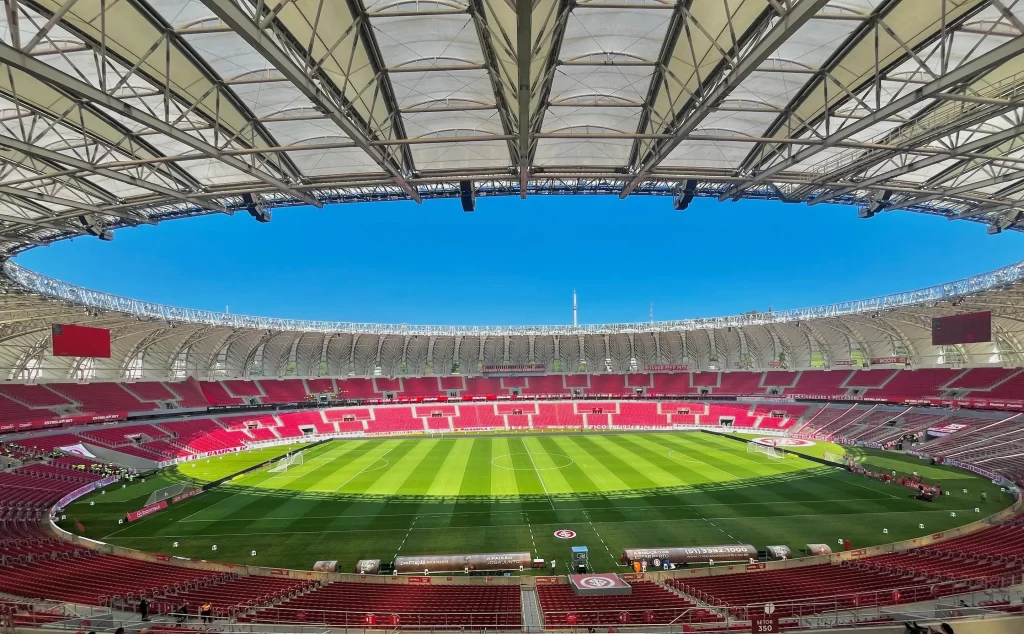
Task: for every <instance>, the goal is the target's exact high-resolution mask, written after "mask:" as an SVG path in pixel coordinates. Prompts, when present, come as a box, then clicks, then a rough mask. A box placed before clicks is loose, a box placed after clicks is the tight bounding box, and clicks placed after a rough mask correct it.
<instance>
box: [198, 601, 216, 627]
mask: <svg viewBox="0 0 1024 634" xmlns="http://www.w3.org/2000/svg"><path fill="white" fill-rule="evenodd" d="M199 616H201V617H203V623H213V606H212V605H210V602H209V601H207V602H206V603H204V604H203V605H202V606H201V607H200V608H199Z"/></svg>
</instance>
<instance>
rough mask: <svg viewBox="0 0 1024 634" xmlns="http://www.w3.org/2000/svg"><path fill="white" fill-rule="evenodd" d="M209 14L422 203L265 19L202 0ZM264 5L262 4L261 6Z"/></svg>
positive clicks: (221, 1) (223, 0)
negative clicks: (265, 29)
mask: <svg viewBox="0 0 1024 634" xmlns="http://www.w3.org/2000/svg"><path fill="white" fill-rule="evenodd" d="M203 4H205V5H206V7H207V8H208V9H210V11H212V12H213V13H214V14H215V15H216V16H217V17H218V18H220V19H221V20H222V21H223V22H224V23H225V24H227V25H229V26H230V27H231V28H232V29H233V30H234V31H235V33H237V34H238V35H239V36H241V37H242V39H244V40H245V41H246V42H247V43H248V44H249V46H251V47H252V48H253V49H254V50H256V52H258V53H259V54H260V55H262V56H263V57H264V58H266V59H267V61H269V62H270V63H271V64H273V65H274V68H276V69H277V70H278V71H279V72H280V73H281V74H282V75H284V76H285V77H286V78H287V79H288V80H289V81H291V82H292V84H293V85H294V86H295V87H296V88H298V89H299V91H300V92H302V94H303V95H305V96H306V97H307V98H308V99H309V100H310V101H312V102H313V103H314V104H316V105H317V106H318V107H320V108H322V109H323V110H324V112H326V113H327V115H328V116H329V117H330V119H331V121H332V122H333V123H334V124H335V125H337V126H338V127H339V128H340V129H341V130H342V131H343V132H344V133H345V134H346V135H348V137H349V138H350V139H352V141H354V142H355V144H356V145H357V146H358V147H359V148H360V149H361V150H363V151H364V152H366V154H367V155H368V156H369V157H370V158H371V159H373V161H374V162H375V163H376V164H377V165H379V166H380V167H381V169H383V170H384V171H385V172H387V173H388V174H389V175H390V176H391V178H392V180H393V181H394V183H395V184H396V185H398V186H399V187H401V188H402V189H403V190H404V191H405V193H406V194H407V195H408V196H409V198H411V199H413V200H415V201H416V202H422V199H421V198H420V195H419V192H417V191H416V189H415V188H414V187H412V185H410V184H409V182H408V181H407V180H406V175H405V174H403V173H402V168H401V166H398V165H395V164H394V163H393V162H392V161H391V160H390V159H389V158H388V157H386V156H385V154H384V153H383V152H382V151H381V150H380V148H378V147H374V146H372V145H371V144H370V139H369V138H368V137H367V136H366V134H364V133H363V131H362V130H360V129H359V128H358V127H357V126H356V125H354V124H353V122H352V121H350V120H349V119H348V117H347V116H346V115H345V113H344V112H342V110H341V107H340V106H339V105H338V104H337V103H336V102H335V100H334V99H332V98H330V97H329V96H328V95H327V94H325V91H324V89H323V88H321V87H320V86H319V85H318V84H317V82H316V81H314V80H313V78H311V77H309V76H308V75H307V74H306V73H305V71H303V69H302V68H300V67H299V66H298V65H296V64H295V62H293V61H292V59H291V57H289V55H288V54H287V53H286V52H285V51H284V50H283V49H282V48H281V47H280V46H278V45H277V44H275V43H274V42H273V41H272V39H271V38H270V37H269V36H268V34H266V33H264V32H263V30H262V29H261V28H260V26H259V25H258V24H257V23H256V20H260V19H261V17H262V16H259V15H257V16H255V20H254V19H253V18H252V17H251V16H249V15H247V14H246V13H245V12H244V11H242V9H241V7H239V6H238V4H236V3H235V2H234V0H203ZM259 6H263V3H262V2H261V3H259Z"/></svg>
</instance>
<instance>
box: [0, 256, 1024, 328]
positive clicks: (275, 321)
mask: <svg viewBox="0 0 1024 634" xmlns="http://www.w3.org/2000/svg"><path fill="white" fill-rule="evenodd" d="M2 272H3V274H4V276H6V277H7V278H8V279H9V280H11V281H12V282H14V283H15V284H17V285H18V286H20V287H22V288H23V289H25V290H29V291H32V292H35V293H38V294H40V295H44V296H46V297H52V298H55V299H60V300H64V301H67V302H73V303H76V304H80V305H82V306H88V307H91V308H96V309H100V310H110V311H116V312H120V313H125V314H127V315H131V316H133V317H139V318H144V319H161V320H164V321H167V322H177V323H197V324H206V325H211V326H224V327H229V328H254V329H259V330H283V331H300V332H319V333H335V332H347V333H353V334H373V335H409V336H413V335H417V336H504V335H538V336H544V335H586V334H612V333H641V332H678V331H690V330H706V329H719V328H727V327H728V328H736V327H743V326H762V325H766V324H776V323H782V322H793V321H805V320H809V319H821V318H830V317H842V316H845V315H857V314H864V313H875V312H878V311H883V310H891V309H894V308H901V307H905V306H916V305H920V304H926V303H931V302H935V301H942V300H949V299H955V298H958V297H963V296H965V295H971V294H975V293H980V292H984V291H990V290H995V289H999V288H1003V287H1006V286H1008V285H1010V284H1014V283H1016V282H1019V281H1021V280H1024V261H1020V262H1017V263H1014V264H1010V265H1009V266H1004V267H1002V268H999V269H996V270H994V271H989V272H988V273H982V274H981V275H975V276H973V277H968V278H965V279H962V280H956V281H954V282H948V283H946V284H940V285H937V286H931V287H928V288H922V289H918V290H912V291H906V292H903V293H895V294H892V295H883V296H880V297H872V298H868V299H860V300H854V301H849V302H840V303H837V304H827V305H823V306H812V307H809V308H795V309H790V310H781V311H773V310H769V311H767V312H761V311H751V312H749V313H744V314H742V315H732V316H728V317H709V318H697V319H683V320H674V321H650V322H633V323H619V324H591V325H580V326H571V325H564V326H430V325H411V324H374V323H361V322H345V321H323V320H308V319H282V318H276V317H258V316H252V315H234V314H230V313H222V312H217V311H210V310H199V309H194V308H180V307H176V306H166V305H164V304H158V303H156V302H146V301H142V300H138V299H131V298H128V297H120V296H118V295H112V294H110V293H104V292H102V291H96V290H92V289H88V288H83V287H81V286H76V285H74V284H69V283H67V282H63V281H61V280H58V279H55V278H52V277H48V276H46V275H42V274H40V273H36V272H35V271H32V270H29V269H26V268H24V267H22V266H19V265H17V264H15V263H14V262H12V261H10V260H7V261H6V262H4V263H3V271H2Z"/></svg>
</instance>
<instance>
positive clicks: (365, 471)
mask: <svg viewBox="0 0 1024 634" xmlns="http://www.w3.org/2000/svg"><path fill="white" fill-rule="evenodd" d="M381 461H383V462H384V464H382V465H381V466H379V467H374V468H372V469H364V470H363V473H369V472H371V471H380V470H381V469H387V468H388V467H390V466H391V461H390V460H388V459H387V458H377V459H376V460H374V461H373V462H371V463H370V464H371V465H375V464H377V463H378V462H381Z"/></svg>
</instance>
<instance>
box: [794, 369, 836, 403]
mask: <svg viewBox="0 0 1024 634" xmlns="http://www.w3.org/2000/svg"><path fill="white" fill-rule="evenodd" d="M851 374H852V372H850V371H849V370H804V371H803V372H801V373H800V377H799V378H798V379H797V381H796V385H795V386H793V387H792V388H791V389H788V390H783V394H806V395H808V396H825V397H828V396H842V395H844V394H846V388H845V387H842V386H843V385H844V384H845V383H846V380H847V379H848V378H849V377H850V375H851Z"/></svg>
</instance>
